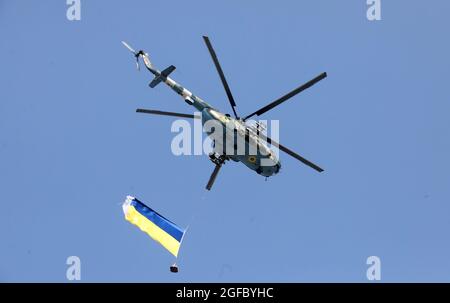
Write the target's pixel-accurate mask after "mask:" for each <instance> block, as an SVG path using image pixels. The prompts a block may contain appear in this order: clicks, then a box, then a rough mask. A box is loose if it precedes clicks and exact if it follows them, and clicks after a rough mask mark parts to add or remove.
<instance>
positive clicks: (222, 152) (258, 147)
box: [122, 36, 327, 190]
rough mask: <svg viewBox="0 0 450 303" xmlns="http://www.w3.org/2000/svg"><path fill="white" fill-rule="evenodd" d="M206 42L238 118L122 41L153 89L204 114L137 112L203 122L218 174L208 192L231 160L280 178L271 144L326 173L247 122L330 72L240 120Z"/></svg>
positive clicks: (143, 53) (222, 75) (208, 40)
mask: <svg viewBox="0 0 450 303" xmlns="http://www.w3.org/2000/svg"><path fill="white" fill-rule="evenodd" d="M203 40H204V42H205V44H206V47H207V48H208V51H209V53H210V55H211V57H212V60H213V62H214V65H215V67H216V69H217V72H218V74H219V77H220V80H221V82H222V85H223V87H224V89H225V92H226V95H227V97H228V101H229V103H230V105H231V109H232V111H233V114H234V117H231V115H230V114H225V113H222V112H221V111H219V110H218V109H217V108H215V107H213V106H211V105H210V104H208V103H207V102H205V101H204V100H202V99H201V98H200V97H198V96H196V95H194V94H193V93H191V92H190V91H189V90H187V89H186V88H184V87H183V86H181V85H180V84H178V83H177V82H175V81H174V80H173V79H172V78H170V77H169V75H170V74H171V73H172V72H173V71H174V70H175V66H173V65H170V66H169V67H167V68H166V69H164V70H162V71H160V70H158V69H157V68H156V67H155V66H154V65H153V63H152V62H151V61H150V57H149V55H148V53H146V52H145V51H143V50H139V51H135V50H134V49H133V48H132V47H131V46H130V45H128V44H127V43H126V42H124V41H122V44H123V45H124V46H125V47H126V48H128V50H130V51H131V52H132V53H133V55H134V57H135V59H136V68H137V70H140V64H139V59H142V61H143V62H144V65H145V67H146V69H147V70H148V71H149V72H150V73H152V74H153V75H154V78H153V80H152V81H151V82H150V83H149V86H150V87H151V88H154V87H155V86H157V85H158V84H159V83H161V82H164V83H165V84H166V85H168V86H169V87H170V88H171V89H172V90H173V91H175V92H176V93H177V94H178V95H180V96H181V97H182V98H183V100H184V101H185V102H186V103H187V104H189V105H191V106H193V107H194V108H195V109H196V110H197V111H199V112H200V113H201V117H200V116H197V115H193V114H185V113H177V112H167V111H160V110H152V109H142V108H138V109H136V112H138V113H145V114H154V115H164V116H172V117H180V118H190V119H201V120H202V125H203V128H204V129H205V131H206V133H207V135H208V136H209V137H210V138H212V139H213V151H212V152H211V153H210V154H209V159H210V160H211V162H212V163H213V164H214V165H215V167H214V170H213V172H212V174H211V176H210V178H209V180H208V183H207V185H206V189H207V190H211V188H212V186H213V184H214V182H215V180H216V177H217V175H218V173H219V171H220V169H221V168H222V165H223V164H224V163H225V162H226V161H228V160H232V161H234V162H241V163H243V164H244V165H246V166H247V167H248V168H250V169H252V170H254V171H255V172H256V173H257V174H259V175H262V176H264V177H266V178H267V177H270V176H273V175H276V174H277V173H278V172H279V171H280V168H281V162H280V160H279V158H278V157H277V155H276V154H275V153H274V152H273V150H272V149H271V148H269V147H268V145H267V144H271V145H272V146H274V147H276V148H278V149H279V150H281V151H283V152H285V153H286V154H288V155H290V156H291V157H293V158H295V159H297V160H299V161H300V162H302V163H303V164H305V165H307V166H309V167H311V168H313V169H314V170H316V171H318V172H323V169H322V168H320V167H319V166H317V165H316V164H314V163H312V162H311V161H309V160H307V159H305V158H304V157H302V156H300V155H299V154H297V153H295V152H294V151H292V150H290V149H289V148H287V147H285V146H284V145H281V144H280V143H278V142H276V141H275V140H272V139H271V138H270V137H268V136H266V135H265V134H264V130H265V126H264V125H262V124H260V123H258V122H256V125H255V124H253V125H249V123H247V122H248V121H249V118H251V117H253V116H255V115H256V116H261V115H262V114H264V113H266V112H268V111H270V110H271V109H273V108H274V107H276V106H278V105H280V104H282V103H283V102H286V101H287V100H289V99H290V98H292V97H293V96H295V95H297V94H299V93H300V92H302V91H304V90H306V89H308V88H310V87H311V86H313V85H314V84H316V83H317V82H319V81H321V80H323V79H324V78H326V77H327V73H326V72H323V73H321V74H320V75H318V76H317V77H315V78H313V79H312V80H310V81H308V82H306V83H304V84H303V85H301V86H299V87H297V88H295V89H294V90H292V91H290V92H289V93H287V94H285V95H283V96H282V97H280V98H278V99H276V100H275V101H273V102H271V103H269V104H268V105H266V106H264V107H262V108H260V109H258V110H257V111H255V112H253V113H251V114H249V115H247V116H244V117H240V116H239V115H238V113H237V111H236V102H235V100H234V98H233V95H232V93H231V90H230V87H229V85H228V82H227V80H226V79H225V75H224V73H223V70H222V67H221V65H220V63H219V60H218V58H217V55H216V52H215V50H214V49H213V46H212V44H211V41H210V39H209V38H208V37H207V36H203ZM210 122H214V125H215V127H213V128H212V129H211V128H209V129H208V130H207V129H206V128H205V125H206V124H208V123H210ZM217 128H222V130H223V132H224V133H225V136H223V137H222V139H223V140H217V136H215V137H214V136H213V135H214V132H213V131H212V130H213V129H217ZM236 142H244V144H245V148H244V151H243V152H237V150H238V149H239V147H238V146H237V144H236ZM225 146H226V147H227V148H226V149H225V148H224V147H225ZM228 146H231V147H232V148H228ZM230 150H231V151H230ZM250 150H252V152H250ZM255 151H256V152H255Z"/></svg>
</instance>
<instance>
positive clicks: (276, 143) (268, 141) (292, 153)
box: [259, 134, 323, 173]
mask: <svg viewBox="0 0 450 303" xmlns="http://www.w3.org/2000/svg"><path fill="white" fill-rule="evenodd" d="M259 136H260V137H261V139H263V140H265V141H267V143H269V144H272V145H273V146H275V147H277V148H278V149H279V150H281V151H283V152H285V153H286V154H288V155H289V156H291V157H294V158H295V159H297V160H299V161H301V162H302V163H303V164H306V165H308V166H309V167H311V168H313V169H315V170H317V171H318V172H319V173H321V172H323V169H322V168H320V167H319V166H317V165H316V164H314V163H312V162H311V161H309V160H307V159H305V158H303V157H302V156H300V155H299V154H297V153H295V152H293V151H292V150H290V149H289V148H287V147H285V146H283V145H281V144H280V143H278V142H277V141H275V140H272V139H271V138H269V137H266V136H265V135H263V134H260V135H259Z"/></svg>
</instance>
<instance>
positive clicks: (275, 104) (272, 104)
mask: <svg viewBox="0 0 450 303" xmlns="http://www.w3.org/2000/svg"><path fill="white" fill-rule="evenodd" d="M326 77H327V73H322V74H320V75H318V76H317V77H315V78H314V79H312V80H310V81H308V82H306V83H305V84H303V85H301V86H299V87H297V88H296V89H294V90H293V91H291V92H289V93H287V94H286V95H284V96H283V97H281V98H278V99H277V100H275V101H273V102H272V103H270V104H268V105H266V106H264V107H263V108H261V109H259V110H257V111H256V112H254V113H252V114H250V115H248V116H247V117H245V118H244V121H245V120H247V119H248V118H250V117H252V116H254V115H257V116H261V115H262V114H264V113H265V112H267V111H269V110H271V109H272V108H274V107H275V106H278V105H280V104H281V103H283V102H284V101H286V100H288V99H290V98H292V97H293V96H295V95H297V94H298V93H300V92H302V91H304V90H305V89H308V88H310V87H311V86H313V85H314V84H316V83H317V82H319V81H320V80H322V79H325V78H326Z"/></svg>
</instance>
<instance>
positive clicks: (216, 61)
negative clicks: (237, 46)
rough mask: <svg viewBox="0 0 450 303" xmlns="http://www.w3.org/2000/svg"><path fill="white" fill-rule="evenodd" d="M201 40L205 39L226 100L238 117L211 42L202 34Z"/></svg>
mask: <svg viewBox="0 0 450 303" xmlns="http://www.w3.org/2000/svg"><path fill="white" fill-rule="evenodd" d="M203 40H205V43H206V46H207V47H208V50H209V53H210V54H211V57H212V59H213V61H214V65H215V66H216V69H217V72H218V73H219V76H220V80H222V84H223V87H224V88H225V92H226V93H227V97H228V100H229V101H230V104H231V108H232V109H233V113H234V116H235V117H236V118H238V115H237V113H236V109H235V107H236V102H234V98H233V95H232V94H231V90H230V87H229V86H228V82H227V80H226V79H225V75H224V73H223V70H222V67H221V66H220V63H219V59H217V55H216V52H215V51H214V49H213V47H212V44H211V42H210V41H209V38H208V37H207V36H203Z"/></svg>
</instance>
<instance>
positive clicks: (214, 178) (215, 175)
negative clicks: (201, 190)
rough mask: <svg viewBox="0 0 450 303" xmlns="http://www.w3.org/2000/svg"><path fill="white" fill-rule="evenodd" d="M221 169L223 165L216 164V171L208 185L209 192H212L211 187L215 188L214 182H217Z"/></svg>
mask: <svg viewBox="0 0 450 303" xmlns="http://www.w3.org/2000/svg"><path fill="white" fill-rule="evenodd" d="M221 167H222V165H219V164H216V167H214V171H213V172H212V174H211V177H209V181H208V184H206V189H207V190H211V187H212V186H213V184H214V181H216V177H217V174H218V173H219V171H220V168H221Z"/></svg>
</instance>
